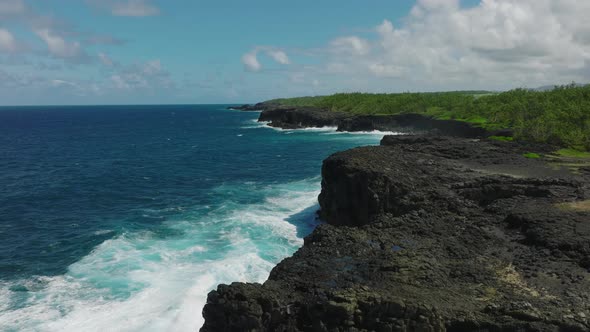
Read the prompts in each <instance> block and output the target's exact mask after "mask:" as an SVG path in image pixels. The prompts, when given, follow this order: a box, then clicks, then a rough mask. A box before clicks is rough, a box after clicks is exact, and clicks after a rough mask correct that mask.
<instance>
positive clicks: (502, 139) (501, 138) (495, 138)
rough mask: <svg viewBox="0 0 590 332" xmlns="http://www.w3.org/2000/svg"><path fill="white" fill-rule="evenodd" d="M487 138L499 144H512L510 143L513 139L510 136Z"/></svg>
mask: <svg viewBox="0 0 590 332" xmlns="http://www.w3.org/2000/svg"><path fill="white" fill-rule="evenodd" d="M488 138H489V139H493V140H495V141H501V142H512V141H514V137H512V136H490V137H488Z"/></svg>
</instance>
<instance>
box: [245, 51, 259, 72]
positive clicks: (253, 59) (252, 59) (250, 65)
mask: <svg viewBox="0 0 590 332" xmlns="http://www.w3.org/2000/svg"><path fill="white" fill-rule="evenodd" d="M242 63H243V64H244V67H245V68H246V69H247V70H249V71H259V70H260V69H262V65H261V64H260V62H258V51H256V50H254V51H250V52H248V53H246V54H244V55H242Z"/></svg>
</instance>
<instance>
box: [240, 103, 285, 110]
mask: <svg viewBox="0 0 590 332" xmlns="http://www.w3.org/2000/svg"><path fill="white" fill-rule="evenodd" d="M275 107H279V105H277V104H270V103H258V104H255V105H249V104H245V105H241V106H230V107H228V109H230V110H237V111H246V112H247V111H262V110H265V109H269V108H275Z"/></svg>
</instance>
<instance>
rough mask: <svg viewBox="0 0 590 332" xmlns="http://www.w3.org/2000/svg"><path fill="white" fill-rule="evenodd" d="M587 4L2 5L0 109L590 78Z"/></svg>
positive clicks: (54, 1) (444, 0) (443, 0)
mask: <svg viewBox="0 0 590 332" xmlns="http://www.w3.org/2000/svg"><path fill="white" fill-rule="evenodd" d="M588 17H590V1H588V0H481V1H480V0H417V1H412V0H346V1H342V0H313V1H311V0H298V1H276V0H249V1H244V0H0V105H68V104H73V105H82V104H196V103H251V102H258V101H263V100H267V99H271V98H278V97H293V96H304V95H305V96H307V95H324V94H331V93H335V92H356V91H360V92H406V91H450V90H474V89H482V90H506V89H511V88H517V87H530V88H534V87H539V86H544V85H553V84H566V83H570V82H574V81H575V82H579V83H581V82H584V83H586V82H590V20H588V19H587V18H588Z"/></svg>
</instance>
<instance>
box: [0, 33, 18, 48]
mask: <svg viewBox="0 0 590 332" xmlns="http://www.w3.org/2000/svg"><path fill="white" fill-rule="evenodd" d="M17 48H18V47H17V44H16V40H15V39H14V36H13V35H12V33H10V31H8V30H6V29H1V28H0V51H7V52H14V51H16V50H17Z"/></svg>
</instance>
